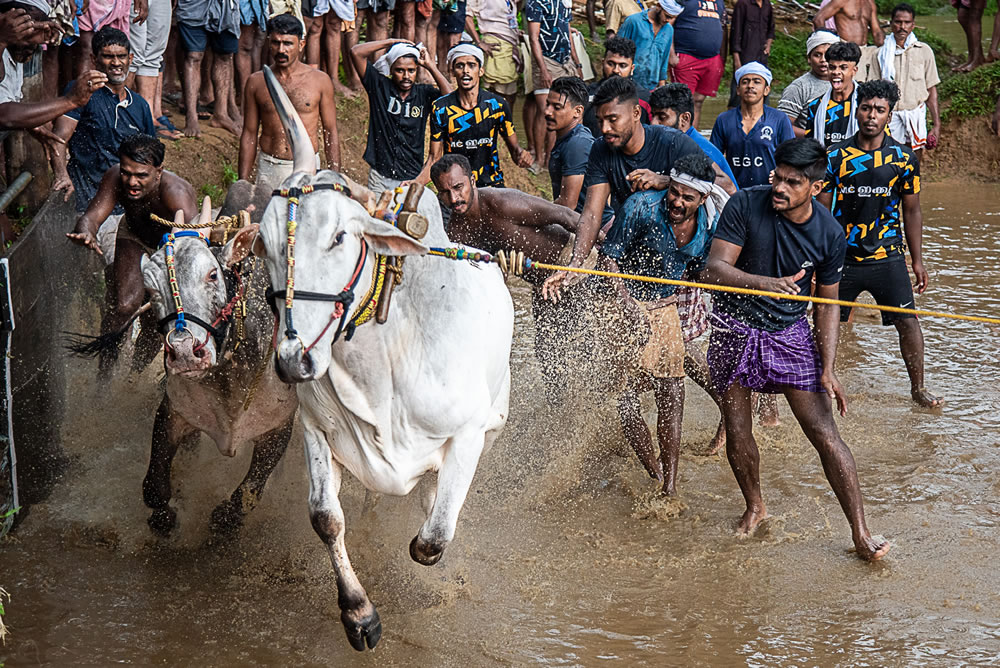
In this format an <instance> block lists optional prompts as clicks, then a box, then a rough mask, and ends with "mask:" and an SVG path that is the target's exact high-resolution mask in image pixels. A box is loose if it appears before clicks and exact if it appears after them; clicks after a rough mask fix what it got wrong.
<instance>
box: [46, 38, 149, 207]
mask: <svg viewBox="0 0 1000 668" xmlns="http://www.w3.org/2000/svg"><path fill="white" fill-rule="evenodd" d="M91 46H92V48H93V52H94V62H95V63H96V65H97V69H98V70H99V71H100V72H102V73H103V74H104V75H105V76H107V83H106V84H105V85H104V86H103V87H102V88H100V89H97V90H95V91H94V94H93V95H92V96H91V98H90V101H89V102H87V104H86V105H85V106H82V107H79V108H77V109H73V110H72V111H68V112H67V113H66V114H64V115H63V116H61V117H60V118H59V119H58V120H57V121H56V122H55V126H54V127H53V132H54V134H55V135H56V136H58V137H59V138H60V139H62V140H63V141H65V142H67V148H68V150H69V163H68V164H67V161H66V154H65V152H63V151H61V150H56V151H53V153H52V171H53V173H54V174H55V182H54V183H53V184H52V189H53V190H63V191H65V193H66V199H69V196H70V195H71V194H73V192H74V191H75V192H76V211H77V213H82V212H84V211H86V209H87V207H88V206H89V205H90V202H91V200H92V199H93V198H94V195H96V194H97V189H98V187H99V186H100V184H101V180H102V179H103V178H104V175H105V174H106V173H107V171H108V169H110V168H111V167H112V166H114V165H116V164H118V147H119V146H120V145H121V143H122V141H123V140H124V139H125V138H126V137H130V136H132V135H136V134H144V135H155V134H156V127H155V126H154V125H153V115H152V113H151V112H150V109H149V104H147V103H146V100H144V99H142V96H141V95H139V94H138V93H136V92H135V91H132V90H130V89H129V88H127V87H126V86H125V78H126V77H127V76H128V71H129V65H131V64H132V52H131V46H130V45H129V41H128V36H126V35H125V33H123V32H122V31H121V30H118V29H116V28H101V29H100V30H98V31H97V33H96V34H95V35H94V39H93V41H92V42H91ZM70 86H73V84H70ZM116 213H121V211H120V210H119V211H117V212H116Z"/></svg>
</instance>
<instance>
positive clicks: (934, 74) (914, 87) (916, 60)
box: [856, 35, 941, 111]
mask: <svg viewBox="0 0 1000 668" xmlns="http://www.w3.org/2000/svg"><path fill="white" fill-rule="evenodd" d="M885 38H886V39H887V40H888V39H894V38H893V36H892V35H886V36H885ZM878 50H879V47H877V46H866V47H865V48H864V49H862V50H861V51H862V53H861V62H860V63H858V75H857V77H856V79H857V81H859V82H860V81H871V80H873V79H881V78H882V68H881V67H880V66H879V63H878ZM895 65H896V79H895V81H896V85H897V86H899V102H898V103H897V104H896V109H898V110H900V111H908V110H910V109H916V108H917V107H919V106H920V105H921V104H923V103H924V102H926V101H927V98H928V97H929V96H930V93H928V90H929V89H931V88H933V87H934V86H937V85H938V84H939V83H941V79H940V78H939V77H938V71H937V63H935V62H934V51H933V50H932V49H931V47H929V46H928V45H926V44H924V43H923V42H917V43H915V44H914V45H913V46H911V47H910V48H908V49H907V50H906V51H904V52H903V53H897V54H896V63H895Z"/></svg>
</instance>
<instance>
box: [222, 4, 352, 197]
mask: <svg viewBox="0 0 1000 668" xmlns="http://www.w3.org/2000/svg"><path fill="white" fill-rule="evenodd" d="M304 32H305V28H304V26H303V25H302V21H300V20H299V19H297V18H295V17H294V16H292V15H291V14H281V15H279V16H275V17H274V18H273V19H271V20H270V21H269V22H268V24H267V47H268V51H269V52H270V55H271V71H272V72H274V76H275V78H276V79H277V80H278V83H279V84H280V85H281V87H282V88H284V89H285V92H286V93H288V97H289V98H290V99H291V101H292V106H293V107H295V111H296V112H298V114H299V118H301V119H302V123H303V124H304V125H305V127H306V131H307V132H308V133H309V138H310V139H311V140H312V143H313V150H315V151H316V166H317V167H319V145H320V137H322V138H323V147H324V149H325V152H326V163H327V166H328V167H329V168H330V169H333V170H337V169H340V141H339V138H338V136H337V106H336V102H335V99H334V92H333V83H332V82H331V81H330V77H329V76H327V75H326V74H324V73H323V72H320V71H319V70H316V69H313V68H312V67H309V66H308V65H306V64H305V63H303V62H302V61H301V59H300V58H299V57H300V56H301V55H302V49H303V48H304V47H305V45H306V40H305V38H304V37H305V35H304ZM243 113H244V123H243V132H242V134H241V135H240V157H239V164H238V170H239V177H240V179H241V180H249V179H250V173H251V172H252V171H253V169H254V166H255V161H256V168H257V180H256V184H257V185H258V186H260V187H261V188H264V189H268V190H273V189H275V188H277V187H278V186H280V185H281V182H282V181H284V180H285V179H286V178H288V177H289V176H291V174H292V170H293V168H294V165H293V160H292V146H291V144H290V143H289V141H288V136H287V135H286V133H285V128H284V126H282V124H281V119H280V118H279V117H278V110H277V109H276V108H275V106H274V102H273V101H272V100H271V95H270V94H269V93H268V92H267V85H266V84H265V82H264V73H263V72H254V73H253V74H252V75H250V79H249V80H247V87H246V90H245V91H243ZM323 130H325V132H323ZM258 132H260V138H259V139H258V137H257V133H258ZM258 147H259V148H260V150H259V151H258V150H257V149H258Z"/></svg>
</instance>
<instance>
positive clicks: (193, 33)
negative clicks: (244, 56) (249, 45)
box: [177, 23, 240, 55]
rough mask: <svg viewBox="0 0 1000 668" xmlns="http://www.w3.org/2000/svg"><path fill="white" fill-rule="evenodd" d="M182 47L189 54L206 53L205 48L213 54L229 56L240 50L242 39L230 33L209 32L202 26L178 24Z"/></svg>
mask: <svg viewBox="0 0 1000 668" xmlns="http://www.w3.org/2000/svg"><path fill="white" fill-rule="evenodd" d="M177 32H178V35H179V36H180V39H181V46H182V47H183V48H184V50H185V51H187V52H188V53H204V51H205V47H209V48H211V49H212V52H213V53H216V54H219V55H228V54H232V53H236V52H237V51H239V50H240V38H239V37H237V36H236V35H233V34H232V33H228V32H208V31H207V30H205V28H204V27H202V26H190V25H187V24H185V23H178V24H177Z"/></svg>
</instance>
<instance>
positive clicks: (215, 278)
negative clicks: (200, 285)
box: [208, 269, 219, 283]
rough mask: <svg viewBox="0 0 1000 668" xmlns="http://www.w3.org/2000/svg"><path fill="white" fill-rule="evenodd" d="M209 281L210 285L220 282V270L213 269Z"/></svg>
mask: <svg viewBox="0 0 1000 668" xmlns="http://www.w3.org/2000/svg"><path fill="white" fill-rule="evenodd" d="M208 280H209V282H210V283H215V282H216V281H218V280H219V270H218V269H213V270H212V271H211V272H209V274H208Z"/></svg>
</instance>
